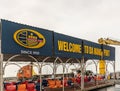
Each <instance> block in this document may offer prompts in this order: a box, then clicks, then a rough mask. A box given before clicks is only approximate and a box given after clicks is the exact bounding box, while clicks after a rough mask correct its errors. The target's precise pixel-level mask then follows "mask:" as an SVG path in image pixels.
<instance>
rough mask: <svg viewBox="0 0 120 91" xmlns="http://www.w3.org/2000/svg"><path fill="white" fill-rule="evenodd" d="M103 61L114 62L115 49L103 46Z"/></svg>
mask: <svg viewBox="0 0 120 91" xmlns="http://www.w3.org/2000/svg"><path fill="white" fill-rule="evenodd" d="M103 59H104V60H111V61H115V48H114V47H111V46H107V45H103Z"/></svg>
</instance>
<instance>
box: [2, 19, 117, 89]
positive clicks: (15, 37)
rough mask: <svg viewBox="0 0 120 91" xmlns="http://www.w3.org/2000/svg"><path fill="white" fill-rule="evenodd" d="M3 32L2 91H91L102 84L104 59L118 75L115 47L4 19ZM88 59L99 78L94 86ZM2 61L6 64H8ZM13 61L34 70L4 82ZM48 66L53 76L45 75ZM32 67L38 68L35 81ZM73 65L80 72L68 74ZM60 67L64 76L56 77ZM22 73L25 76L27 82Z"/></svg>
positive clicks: (21, 72) (26, 71)
mask: <svg viewBox="0 0 120 91" xmlns="http://www.w3.org/2000/svg"><path fill="white" fill-rule="evenodd" d="M0 31H1V33H0V34H1V55H0V85H1V86H0V91H26V90H27V91H43V90H45V91H76V90H80V91H83V90H86V89H87V90H88V89H89V88H88V86H89V87H90V85H91V87H93V86H99V84H100V81H98V75H99V74H98V73H97V72H98V64H99V63H100V62H101V60H103V63H104V62H105V60H108V61H112V62H113V70H114V72H115V69H114V68H115V48H114V47H111V46H107V45H100V44H97V43H94V42H91V41H87V40H83V39H79V38H75V37H72V36H68V35H64V34H60V33H56V32H53V31H50V30H46V29H42V28H37V27H33V26H29V25H24V24H19V23H15V22H12V21H7V20H3V19H2V20H1V23H0ZM87 60H93V63H94V64H95V69H96V76H94V79H95V80H94V83H92V84H91V82H90V81H89V79H88V76H86V75H85V69H86V67H87ZM95 60H100V61H95ZM3 62H6V63H5V65H3ZM11 62H15V63H13V64H15V65H17V66H18V67H20V68H22V67H21V66H20V65H18V64H17V62H30V63H29V64H28V66H25V69H31V70H25V71H21V70H20V74H19V76H20V77H21V79H19V78H17V80H16V81H12V82H5V81H4V80H3V79H4V78H3V75H4V74H6V73H5V68H6V66H8V65H10V63H11ZM11 64H12V63H11ZM105 64H106V63H105ZM46 65H48V66H50V67H51V68H52V70H53V71H52V73H51V74H48V75H43V73H42V69H43V67H44V66H46ZM102 65H103V64H102ZM33 66H36V67H37V69H38V72H37V73H38V75H37V79H33V77H32V74H31V73H32V67H33ZM70 66H74V67H75V70H76V71H77V70H80V72H78V73H77V74H75V73H71V74H69V72H68V70H69V68H70ZM59 67H61V70H62V74H57V72H58V71H59V69H58V68H59ZM106 67H107V64H106ZM102 69H103V70H102ZM100 70H101V74H104V75H105V71H104V70H106V71H107V69H105V68H104V67H102V68H101V69H100ZM30 71H31V72H30ZM23 74H26V78H27V77H28V79H26V78H25V77H24V75H23ZM105 76H106V75H105ZM95 77H96V78H95ZM99 80H100V78H99Z"/></svg>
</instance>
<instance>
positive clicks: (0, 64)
mask: <svg viewBox="0 0 120 91" xmlns="http://www.w3.org/2000/svg"><path fill="white" fill-rule="evenodd" d="M3 87H4V86H3V54H1V55H0V91H3Z"/></svg>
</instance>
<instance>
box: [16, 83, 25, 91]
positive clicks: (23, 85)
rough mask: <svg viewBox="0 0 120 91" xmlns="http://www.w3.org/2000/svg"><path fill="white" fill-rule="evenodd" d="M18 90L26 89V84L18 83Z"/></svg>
mask: <svg viewBox="0 0 120 91" xmlns="http://www.w3.org/2000/svg"><path fill="white" fill-rule="evenodd" d="M17 91H26V84H18V90H17Z"/></svg>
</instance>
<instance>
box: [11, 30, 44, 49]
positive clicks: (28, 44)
mask: <svg viewBox="0 0 120 91" xmlns="http://www.w3.org/2000/svg"><path fill="white" fill-rule="evenodd" d="M13 38H14V40H15V42H16V43H17V44H19V45H21V46H23V47H25V48H31V49H36V48H41V47H43V46H44V45H45V42H46V40H45V37H44V36H43V35H42V34H41V33H40V32H37V31H35V30H32V29H20V30H17V31H16V32H15V33H14V34H13Z"/></svg>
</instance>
